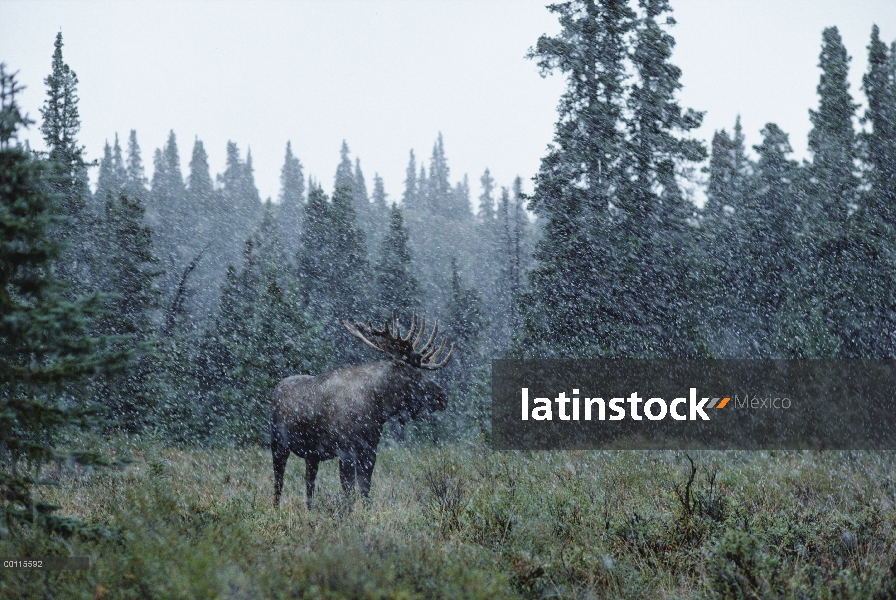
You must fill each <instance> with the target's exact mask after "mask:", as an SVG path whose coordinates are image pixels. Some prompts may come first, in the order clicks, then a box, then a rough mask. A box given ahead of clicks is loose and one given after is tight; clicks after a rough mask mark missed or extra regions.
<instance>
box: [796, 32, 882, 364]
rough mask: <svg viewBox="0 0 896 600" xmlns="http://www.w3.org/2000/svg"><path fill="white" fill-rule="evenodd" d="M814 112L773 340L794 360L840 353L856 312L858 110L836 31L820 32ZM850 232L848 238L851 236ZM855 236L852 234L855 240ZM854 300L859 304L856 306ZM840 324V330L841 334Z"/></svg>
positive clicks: (858, 295)
mask: <svg viewBox="0 0 896 600" xmlns="http://www.w3.org/2000/svg"><path fill="white" fill-rule="evenodd" d="M818 66H819V67H820V68H821V71H822V73H821V78H820V81H819V83H818V88H817V90H818V99H819V103H818V110H817V111H814V110H810V111H809V117H810V120H811V122H812V130H811V131H810V132H809V150H810V152H811V153H812V163H811V164H810V165H808V172H807V173H806V175H807V176H806V177H805V178H803V180H804V181H805V185H804V186H803V188H804V189H803V195H804V196H805V199H804V203H803V206H802V211H801V219H802V221H803V224H802V227H801V229H802V231H801V234H802V236H801V242H802V243H801V244H800V248H799V250H798V252H799V255H800V256H799V262H798V264H797V265H796V266H795V269H796V274H795V278H794V284H793V286H792V287H791V288H790V293H789V296H790V297H789V298H788V300H787V304H786V306H785V307H784V309H783V311H782V314H781V318H780V322H781V324H782V331H781V332H780V333H779V337H780V340H781V342H780V344H779V345H780V346H781V347H782V351H783V352H784V353H785V354H786V355H788V356H792V357H798V358H828V357H834V356H837V355H839V354H840V353H841V340H843V341H846V342H847V344H849V341H848V338H852V337H853V336H854V334H855V332H854V331H852V328H851V327H849V326H848V324H849V323H851V322H854V321H855V318H854V316H853V315H855V314H856V312H857V309H858V312H860V313H861V312H864V311H862V310H861V308H860V305H861V300H860V299H861V296H862V294H863V290H861V289H854V288H853V286H852V285H851V283H850V282H851V281H852V280H853V277H854V275H855V273H856V272H857V271H856V268H857V267H858V268H859V269H860V268H861V267H860V266H858V265H854V264H852V263H853V261H854V259H856V258H858V257H859V256H858V255H857V254H856V252H859V254H863V253H862V252H861V249H862V248H863V247H864V245H865V244H863V243H862V242H861V241H860V240H861V238H862V237H864V236H862V235H861V234H860V233H859V231H858V230H856V229H855V225H856V223H855V220H853V222H852V223H851V222H850V220H849V218H848V217H849V214H850V211H851V210H852V208H853V207H855V206H856V205H857V203H858V200H859V178H858V176H857V174H856V160H857V158H858V152H857V144H856V142H857V138H856V133H855V130H854V129H853V119H854V118H855V111H856V108H857V105H856V104H854V103H853V101H852V96H850V93H849V81H848V74H849V56H848V55H847V53H846V48H844V47H843V42H842V40H841V39H840V34H839V32H838V31H837V28H836V27H829V28H827V29H825V30H824V31H823V33H822V49H821V55H820V57H819V65H818ZM850 230H852V231H850ZM856 234H858V235H856ZM855 300H859V302H858V303H857V302H855ZM845 325H847V327H844V326H845Z"/></svg>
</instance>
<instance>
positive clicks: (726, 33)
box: [0, 0, 896, 203]
mask: <svg viewBox="0 0 896 600" xmlns="http://www.w3.org/2000/svg"><path fill="white" fill-rule="evenodd" d="M672 6H673V9H674V11H675V12H674V16H675V18H676V20H677V21H678V25H677V26H676V27H675V28H673V30H672V33H673V35H674V36H675V39H676V41H677V47H676V51H675V55H674V62H675V63H676V64H677V65H678V66H679V67H681V69H682V71H683V77H682V83H683V85H684V88H683V90H682V92H681V95H680V97H681V101H682V105H683V106H686V107H691V108H694V109H696V110H702V111H706V117H705V121H704V126H703V127H702V128H701V129H700V130H699V131H698V132H697V136H698V137H700V138H702V139H704V140H707V142H708V140H710V139H711V137H712V133H713V131H714V130H716V129H719V128H723V127H724V128H727V129H729V131H730V129H731V126H732V125H733V123H734V119H735V117H736V115H737V114H740V115H741V116H742V120H743V125H744V130H745V132H746V135H747V143H748V144H755V143H758V142H759V130H760V129H761V128H762V126H763V125H764V124H765V123H767V122H769V121H774V122H777V123H778V124H779V125H780V126H781V127H782V128H783V129H784V130H785V131H786V132H788V133H789V134H790V139H791V144H792V145H793V147H794V150H795V151H796V155H797V157H804V156H806V134H807V133H808V131H809V126H810V125H809V117H808V109H809V108H811V107H814V106H815V104H816V102H817V100H816V96H815V87H816V85H817V83H818V76H819V70H818V67H817V64H818V54H819V50H820V44H821V31H822V29H823V28H824V27H826V26H830V25H837V26H838V27H839V29H840V32H841V35H842V36H843V39H844V42H845V44H846V47H847V50H848V51H849V54H850V55H851V56H852V57H853V61H852V68H851V72H850V79H851V81H852V88H851V91H852V93H853V97H854V98H855V99H856V101H858V102H864V100H865V98H864V95H863V94H862V93H861V92H860V90H859V86H860V85H861V76H862V73H864V71H865V67H866V55H867V50H866V46H867V45H868V39H869V35H870V31H871V26H872V24H873V23H877V24H878V25H879V26H880V28H881V33H882V37H883V39H884V41H886V42H888V43H889V42H890V41H892V40H893V39H894V38H896V8H894V5H893V1H892V0H864V1H859V0H852V1H850V2H845V1H831V0H827V1H822V0H799V1H797V0H750V1H748V2H734V1H725V0H672ZM60 29H61V31H62V33H63V39H64V43H65V48H64V49H63V54H64V57H65V60H66V62H67V63H68V64H69V65H70V66H71V67H72V69H74V70H75V71H76V72H77V74H78V77H79V79H80V85H79V93H80V98H81V102H80V111H81V119H82V130H81V136H80V140H81V143H82V144H84V145H85V146H86V147H87V153H88V157H90V158H98V157H100V156H102V148H103V144H104V142H105V140H109V141H110V142H111V141H112V138H113V136H114V135H115V133H116V132H118V135H119V137H120V138H121V140H122V146H123V147H125V146H126V139H127V135H128V132H129V131H130V130H131V129H136V130H137V136H138V139H139V142H140V145H141V148H142V150H143V157H144V162H145V164H146V167H147V176H150V175H151V170H152V154H153V150H154V149H155V148H158V147H160V146H161V145H162V144H164V142H165V140H166V138H167V135H168V131H169V130H171V129H173V130H174V132H175V134H176V135H177V140H178V146H179V149H180V155H181V162H182V168H183V170H184V175H186V174H187V164H188V162H189V157H190V152H191V150H192V146H193V140H194V139H195V137H196V136H198V137H199V139H201V140H202V141H203V142H204V143H205V147H206V150H207V151H208V153H209V157H210V164H211V168H212V175H213V176H214V174H215V173H219V172H221V171H223V168H224V156H225V147H226V143H227V140H233V141H235V142H236V143H237V144H238V145H239V147H240V150H241V151H242V152H243V155H244V156H245V151H246V149H247V148H249V147H251V149H252V156H253V161H254V165H255V171H256V173H255V175H256V183H257V184H258V187H259V191H260V192H261V196H262V198H266V197H268V196H271V197H273V198H274V199H276V198H277V194H278V189H279V173H280V167H281V166H282V164H283V154H284V149H285V145H286V142H287V140H291V141H292V144H293V150H294V152H295V154H296V155H297V156H298V157H299V158H300V160H301V161H302V164H303V165H304V167H305V174H306V175H311V176H313V177H315V178H316V179H318V180H320V181H322V183H323V184H324V187H325V189H327V190H328V191H329V190H331V189H332V184H333V176H334V173H335V170H336V165H337V162H338V160H339V148H340V145H341V143H342V140H343V139H345V140H346V141H347V142H348V144H349V147H350V149H351V153H352V159H354V157H356V156H357V157H360V159H361V167H362V170H363V171H364V174H365V176H366V177H367V181H368V188H372V178H373V175H374V173H375V172H378V173H379V174H380V175H381V176H382V177H383V178H384V180H385V185H386V191H387V192H388V193H389V195H390V197H391V198H396V199H397V198H399V197H400V196H401V192H402V189H403V181H404V177H405V174H404V173H405V168H406V166H407V161H408V150H409V149H411V148H413V149H414V150H415V153H416V154H417V157H418V165H419V159H420V158H421V157H422V158H425V159H426V160H427V164H428V158H429V156H430V154H431V152H432V146H433V142H434V140H435V138H436V136H437V134H438V132H439V131H441V132H442V134H443V135H444V140H445V149H446V154H447V157H448V161H449V166H450V168H451V177H452V180H457V179H459V178H460V177H462V176H463V175H464V173H467V174H469V176H470V183H471V187H472V189H473V197H474V198H475V197H476V196H478V194H479V191H478V188H479V177H480V175H481V174H482V171H483V170H484V169H485V168H486V167H489V168H490V169H491V171H492V174H493V175H494V176H495V177H496V179H497V180H498V183H499V184H500V185H510V183H511V181H512V179H513V177H515V176H516V175H521V176H522V177H523V178H524V180H526V186H525V187H526V189H531V183H530V182H529V179H530V178H531V177H532V175H533V174H534V173H535V172H536V170H537V169H538V165H539V161H540V159H541V157H542V156H543V155H544V153H545V147H546V145H547V144H548V143H549V142H550V140H551V137H552V134H553V124H554V121H555V119H556V111H555V109H556V105H557V101H558V98H559V96H560V94H561V93H562V91H563V80H562V78H561V77H560V76H553V77H549V78H547V79H542V78H541V77H540V76H539V74H538V69H537V67H536V65H535V64H534V62H533V61H529V60H525V59H524V55H525V53H526V50H527V49H528V48H529V47H530V46H532V45H533V44H534V43H535V41H536V40H537V39H538V36H539V35H541V34H543V33H549V34H553V33H556V32H557V31H558V30H559V26H558V24H557V22H556V19H555V18H554V17H553V16H552V15H551V14H550V13H549V12H548V11H547V10H546V9H545V8H544V3H542V2H528V1H523V0H509V1H498V0H487V1H476V2H474V1H461V0H449V1H445V2H441V1H436V0H426V1H404V2H376V1H373V0H364V1H358V2H349V1H345V0H343V1H338V2H332V1H330V2H312V1H291V2H245V3H244V2H236V1H232V2H221V1H215V2H187V1H184V0H178V1H177V2H174V1H162V2H146V1H141V2H124V1H112V2H108V1H89V2H87V1H84V2H50V1H39V2H36V1H27V2H26V1H24V0H0V61H3V62H5V63H6V64H7V66H8V67H9V68H11V69H12V70H18V71H19V79H20V82H21V83H23V84H25V85H26V86H28V89H27V90H26V91H25V93H24V94H23V95H22V98H21V100H22V104H23V105H24V107H25V109H26V110H27V111H28V112H29V113H30V114H31V117H32V118H35V119H39V116H40V115H39V112H38V109H39V107H40V105H41V104H42V102H43V99H44V94H45V89H44V85H43V78H44V77H46V75H47V74H48V73H49V71H50V62H51V56H52V53H53V40H54V38H55V35H56V32H57V31H59V30H60ZM28 137H29V139H31V142H32V145H33V146H35V147H43V144H42V143H41V142H40V141H39V134H38V133H37V131H36V126H35V127H33V129H32V133H31V134H30V136H28ZM93 171H94V172H93V179H94V180H95V177H96V169H94V170H93ZM474 203H475V200H474Z"/></svg>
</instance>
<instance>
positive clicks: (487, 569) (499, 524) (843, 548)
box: [0, 442, 896, 598]
mask: <svg viewBox="0 0 896 600" xmlns="http://www.w3.org/2000/svg"><path fill="white" fill-rule="evenodd" d="M111 446H112V447H111V451H112V452H113V454H114V453H118V454H127V455H129V456H130V457H131V458H132V459H133V460H134V462H133V463H132V464H130V465H129V466H127V467H125V468H123V469H120V470H106V471H96V472H92V473H86V472H77V473H62V472H60V473H55V474H54V473H50V475H53V476H55V477H57V478H58V479H59V480H60V482H61V486H59V487H52V488H50V487H47V488H43V489H42V490H41V492H40V493H41V494H42V495H43V496H44V497H45V498H46V499H47V500H49V501H51V502H53V503H55V504H58V505H60V506H61V507H62V509H61V512H62V513H64V514H68V515H74V516H77V517H80V518H82V519H85V520H87V521H90V522H93V523H98V524H102V525H104V526H105V527H106V528H107V529H108V530H109V531H110V532H111V534H110V535H108V536H107V537H106V538H104V539H98V540H90V539H82V538H79V537H73V538H69V539H67V540H62V539H61V538H55V537H47V536H44V535H35V536H33V537H29V538H26V539H19V540H13V541H11V540H0V555H2V556H6V557H10V556H23V557H24V556H29V557H38V556H51V555H57V556H58V555H71V556H89V557H90V561H91V569H90V570H89V571H80V572H76V571H69V572H53V573H49V572H45V573H38V572H32V571H0V597H3V598H13V597H34V598H44V597H50V598H281V597H282V598H503V597H523V598H545V597H562V598H648V597H652V598H872V597H878V598H892V597H894V596H896V563H894V558H896V527H894V526H896V511H894V505H896V482H894V474H896V468H894V462H893V459H894V454H893V453H891V452H886V453H885V452H878V453H874V452H734V451H732V452H692V453H690V457H691V458H693V459H694V464H695V466H696V473H695V475H694V477H693V480H692V482H691V484H690V485H688V481H689V480H690V479H691V472H692V471H691V464H690V462H689V460H688V458H687V456H686V455H685V454H684V453H680V452H663V451H639V452H635V451H616V452H527V453H524V452H492V451H490V450H488V449H486V448H484V447H481V446H476V445H472V446H451V447H444V448H435V447H429V448H427V447H416V448H390V449H386V450H383V451H381V452H380V455H379V458H378V462H377V466H376V471H375V472H374V478H373V491H372V499H371V501H370V502H369V503H365V502H362V501H357V500H356V501H355V502H346V501H344V500H343V499H342V496H341V494H340V493H339V489H340V487H339V478H338V472H337V463H336V462H335V461H328V462H326V463H323V464H322V466H321V473H320V475H319V477H318V495H317V496H316V504H315V507H314V508H313V509H312V510H308V509H306V507H305V503H304V493H303V488H304V484H303V483H302V474H303V471H304V464H303V461H300V460H297V459H295V457H293V458H291V459H290V462H289V465H288V467H287V473H286V487H285V490H284V497H283V503H282V506H281V507H280V508H279V509H275V508H274V507H273V506H272V500H271V496H272V469H271V465H270V455H269V453H268V452H267V451H266V450H265V449H262V448H257V449H236V450H189V449H186V450H185V449H173V448H164V447H162V446H159V445H156V444H148V443H142V444H137V445H134V444H130V445H127V444H125V443H124V442H121V443H118V444H115V443H113V444H111Z"/></svg>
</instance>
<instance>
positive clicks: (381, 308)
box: [375, 205, 422, 319]
mask: <svg viewBox="0 0 896 600" xmlns="http://www.w3.org/2000/svg"><path fill="white" fill-rule="evenodd" d="M408 239H409V235H408V230H407V228H406V227H405V226H404V219H403V218H402V214H401V209H400V208H398V206H394V205H393V206H392V211H391V213H390V215H389V228H388V229H387V230H386V235H385V237H384V238H383V242H382V245H381V246H380V251H379V260H378V262H377V264H376V268H375V273H376V300H377V306H376V309H375V310H376V313H377V317H378V318H379V319H386V318H389V317H390V316H391V315H392V312H393V311H396V312H397V313H398V314H399V315H409V314H411V313H412V312H413V311H414V310H415V309H417V308H419V307H420V303H421V300H422V298H421V295H420V289H419V284H418V283H417V279H416V278H415V277H414V275H413V264H412V261H411V250H410V247H409V245H408Z"/></svg>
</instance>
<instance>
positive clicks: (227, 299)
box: [200, 190, 329, 444]
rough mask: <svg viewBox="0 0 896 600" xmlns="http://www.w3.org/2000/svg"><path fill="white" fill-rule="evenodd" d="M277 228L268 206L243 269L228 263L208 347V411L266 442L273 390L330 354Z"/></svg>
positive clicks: (236, 437)
mask: <svg viewBox="0 0 896 600" xmlns="http://www.w3.org/2000/svg"><path fill="white" fill-rule="evenodd" d="M312 193H313V190H312ZM277 229H278V227H277V223H276V219H275V218H274V215H273V210H272V208H271V206H270V204H267V205H265V207H264V208H263V211H262V218H261V222H260V224H259V226H258V227H257V228H256V230H255V231H254V232H253V234H252V236H251V237H250V238H249V239H248V240H247V241H246V244H245V248H244V252H243V261H242V266H241V268H240V269H239V270H237V269H236V268H234V267H232V266H231V267H229V268H228V271H227V276H226V278H225V283H224V286H223V288H222V293H221V300H220V306H219V311H218V313H217V315H216V317H215V323H214V326H213V328H212V329H211V331H210V332H209V335H208V336H207V338H206V340H205V342H204V344H203V346H204V352H203V360H202V361H200V362H201V365H202V366H201V368H202V369H203V371H205V373H206V375H204V377H205V386H206V388H207V392H206V394H207V395H206V399H207V406H209V407H210V409H209V411H208V412H209V414H211V415H213V416H214V417H216V418H217V422H218V425H219V427H220V429H221V430H222V431H223V433H224V435H225V436H226V440H227V441H230V442H237V443H251V444H259V443H264V441H265V439H267V437H268V436H269V435H270V431H269V426H268V410H269V406H268V401H267V397H268V396H269V394H270V390H271V389H273V387H274V386H275V385H276V384H277V382H278V381H280V380H281V379H283V378H284V377H288V376H290V375H297V374H311V373H317V372H319V371H320V370H321V369H322V368H323V366H324V361H325V358H326V356H327V355H328V354H329V344H328V343H326V342H325V343H322V342H321V339H323V338H324V334H323V332H322V330H321V328H320V326H319V325H317V324H316V323H315V322H314V321H313V319H312V318H311V317H310V316H309V315H308V314H306V313H305V312H304V311H303V310H302V309H301V308H300V302H299V299H298V295H297V291H296V290H295V289H294V287H293V286H292V284H291V283H290V279H289V278H287V276H286V275H287V272H286V270H285V269H284V264H283V255H284V252H285V250H284V249H283V247H282V245H281V243H280V239H279V235H278V233H277ZM212 407H213V408H212Z"/></svg>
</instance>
